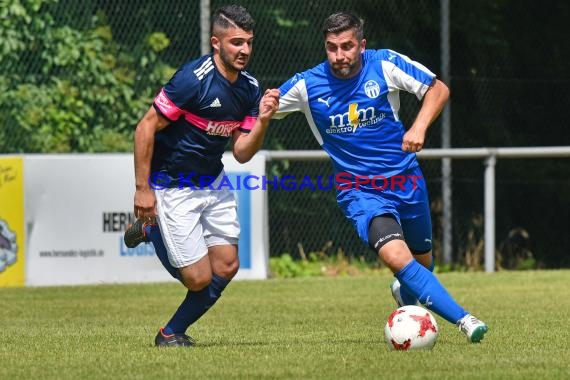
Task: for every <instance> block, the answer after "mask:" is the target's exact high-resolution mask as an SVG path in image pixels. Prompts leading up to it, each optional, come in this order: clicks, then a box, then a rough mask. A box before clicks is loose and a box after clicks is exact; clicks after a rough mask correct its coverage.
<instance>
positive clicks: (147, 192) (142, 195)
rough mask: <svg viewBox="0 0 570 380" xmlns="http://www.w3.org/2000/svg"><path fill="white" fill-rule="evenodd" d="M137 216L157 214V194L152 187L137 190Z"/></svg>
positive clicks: (150, 216)
mask: <svg viewBox="0 0 570 380" xmlns="http://www.w3.org/2000/svg"><path fill="white" fill-rule="evenodd" d="M134 212H135V218H137V219H142V218H154V217H156V216H157V214H156V195H155V194H154V191H153V190H152V189H151V188H148V189H138V190H136V191H135V208H134Z"/></svg>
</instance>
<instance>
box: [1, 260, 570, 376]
mask: <svg viewBox="0 0 570 380" xmlns="http://www.w3.org/2000/svg"><path fill="white" fill-rule="evenodd" d="M438 277H439V279H440V280H441V281H442V282H443V283H444V285H445V286H446V287H447V289H448V290H449V291H450V293H451V294H452V295H453V296H454V297H455V298H456V299H457V300H458V302H459V303H461V304H462V305H464V306H465V307H466V308H467V309H468V310H470V311H471V312H473V313H474V314H475V315H477V316H479V317H480V318H481V319H483V320H484V321H485V322H487V323H488V324H489V327H490V331H489V333H488V334H487V335H486V337H485V339H484V340H483V342H482V343H481V344H469V343H467V342H466V339H465V337H464V336H463V334H461V333H460V332H459V331H458V330H457V329H456V327H455V326H453V325H451V324H449V323H448V322H446V321H444V320H443V319H441V318H440V317H438V316H436V318H437V321H438V324H439V326H440V334H439V339H438V341H437V343H436V345H435V347H434V349H433V350H431V351H427V352H421V351H417V352H394V351H389V350H388V348H387V346H386V344H385V343H384V341H383V339H384V338H383V328H384V323H385V320H386V318H387V317H388V315H389V314H390V312H391V311H392V310H393V309H395V306H394V302H393V300H392V297H391V296H390V293H389V290H388V285H389V283H390V280H391V276H389V275H388V274H376V275H370V276H362V277H338V278H323V277H318V278H306V279H291V280H276V279H273V280H268V281H241V282H239V281H237V282H233V283H232V284H231V285H230V286H229V287H228V288H227V289H226V291H225V293H224V295H223V297H222V298H221V299H220V301H219V302H218V304H217V305H216V306H214V307H213V308H212V309H211V310H210V312H209V313H208V314H206V316H205V317H204V318H202V319H201V320H200V321H199V322H198V323H197V324H196V325H195V326H192V327H191V329H190V330H189V333H190V335H192V336H193V337H194V338H195V339H196V340H197V341H198V345H197V346H196V347H192V348H182V349H181V348H175V349H157V348H155V347H153V345H152V344H153V339H154V336H155V335H156V332H157V330H158V328H159V327H160V326H161V325H163V324H164V323H166V321H167V320H168V319H169V317H170V315H171V313H172V312H173V311H174V310H175V309H176V308H177V306H178V304H179V302H180V301H181V300H182V298H183V296H184V294H185V291H184V289H183V287H182V286H181V285H178V284H174V283H168V284H142V285H98V286H78V287H51V288H22V289H0V323H1V327H2V328H1V330H0V379H517V380H520V379H533V380H536V379H568V378H570V364H569V363H570V296H569V291H570V271H567V270H564V271H562V270H561V271H534V272H499V273H495V274H485V273H445V274H439V275H438Z"/></svg>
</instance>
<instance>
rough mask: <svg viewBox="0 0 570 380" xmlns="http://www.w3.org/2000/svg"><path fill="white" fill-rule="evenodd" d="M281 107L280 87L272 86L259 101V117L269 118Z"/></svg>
mask: <svg viewBox="0 0 570 380" xmlns="http://www.w3.org/2000/svg"><path fill="white" fill-rule="evenodd" d="M278 108H279V89H277V88H272V89H268V90H265V94H263V97H262V98H261V101H260V102H259V118H260V119H262V120H269V119H271V116H273V114H275V112H277V109H278Z"/></svg>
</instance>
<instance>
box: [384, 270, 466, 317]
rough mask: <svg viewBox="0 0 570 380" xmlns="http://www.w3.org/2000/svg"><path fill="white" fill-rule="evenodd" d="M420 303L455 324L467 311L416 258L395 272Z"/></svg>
mask: <svg viewBox="0 0 570 380" xmlns="http://www.w3.org/2000/svg"><path fill="white" fill-rule="evenodd" d="M395 276H396V278H397V279H398V280H399V281H400V283H401V284H402V285H405V286H406V288H407V289H408V291H409V292H410V293H411V294H413V295H414V296H415V297H416V298H417V299H418V300H419V301H420V303H421V304H422V305H424V306H425V307H427V308H428V309H430V310H432V311H434V312H435V313H437V314H438V315H440V316H441V317H443V318H444V319H445V320H447V321H449V322H451V323H453V324H455V323H457V321H459V320H460V319H461V318H463V317H464V316H466V315H467V314H468V313H467V312H466V311H465V310H464V309H463V308H462V307H461V306H459V305H458V304H457V302H455V300H454V299H453V298H452V297H451V296H450V295H449V293H448V292H447V291H446V290H445V288H444V287H443V286H442V285H441V283H440V282H439V281H438V279H437V278H436V277H435V276H434V275H433V273H431V272H430V271H429V270H428V269H426V268H424V267H423V266H422V265H421V264H420V263H418V262H417V261H416V260H412V261H411V262H410V263H409V264H408V265H406V266H405V267H404V268H403V269H402V270H400V271H399V272H398V273H396V274H395Z"/></svg>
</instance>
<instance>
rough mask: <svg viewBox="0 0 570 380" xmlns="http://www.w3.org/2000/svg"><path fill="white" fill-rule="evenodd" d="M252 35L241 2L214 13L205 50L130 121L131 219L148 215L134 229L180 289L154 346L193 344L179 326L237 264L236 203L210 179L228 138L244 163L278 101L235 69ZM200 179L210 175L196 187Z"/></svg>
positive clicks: (212, 296)
mask: <svg viewBox="0 0 570 380" xmlns="http://www.w3.org/2000/svg"><path fill="white" fill-rule="evenodd" d="M253 32H254V20H253V18H252V17H251V15H250V14H249V13H248V12H247V10H246V9H245V8H243V7H241V6H239V5H229V6H224V7H221V8H220V9H218V10H216V11H215V12H214V15H213V19H212V35H211V44H212V47H213V54H208V55H205V56H203V57H200V58H198V59H195V60H192V61H190V62H188V63H186V64H185V65H183V66H182V67H180V68H179V69H178V71H177V72H176V73H175V74H174V76H173V77H172V78H171V79H170V81H169V82H168V83H166V85H164V87H163V88H162V89H161V91H160V92H159V94H158V95H157V96H156V98H155V99H154V102H153V104H152V106H151V107H150V109H149V110H148V111H147V113H146V114H145V115H144V117H143V118H142V119H141V120H140V122H139V123H138V125H137V128H136V132H135V149H134V159H135V181H136V191H135V196H134V212H135V216H136V217H137V219H138V220H152V221H155V220H156V225H154V224H152V223H151V224H148V225H145V226H144V233H143V235H142V236H144V239H143V240H141V241H151V242H152V243H153V245H154V247H155V251H156V253H157V256H158V258H159V259H160V261H161V262H162V264H163V265H164V267H165V268H166V269H167V270H168V271H169V273H170V274H171V275H172V276H173V277H175V278H177V279H178V280H180V281H181V282H182V283H183V284H184V285H185V287H186V288H187V289H188V291H187V294H186V297H185V299H184V300H183V301H182V303H181V304H180V306H179V308H178V310H177V311H176V312H175V313H174V315H173V316H172V318H171V319H170V321H168V323H167V324H166V325H165V326H164V327H163V328H161V329H160V331H159V332H158V334H157V336H156V338H155V345H156V346H192V345H194V340H193V339H192V338H190V337H189V336H188V335H186V331H187V329H188V327H189V326H190V325H191V324H192V323H194V322H196V321H197V320H198V319H199V318H200V317H201V316H202V315H203V314H204V313H206V311H207V310H208V309H209V308H210V307H212V306H213V305H214V303H215V302H216V301H217V300H218V298H219V297H220V296H221V294H222V291H223V290H224V289H225V287H226V286H227V285H228V283H229V282H230V280H231V279H232V278H233V277H234V275H235V274H236V273H237V271H238V268H239V262H238V252H237V243H238V238H239V233H240V226H239V223H238V217H237V212H236V200H235V197H234V195H233V193H231V192H230V190H229V189H228V187H223V186H221V187H220V186H216V183H219V182H220V181H222V180H223V176H224V170H223V165H222V155H223V153H224V150H225V147H226V146H227V145H228V142H229V141H230V139H231V140H232V141H233V147H232V149H233V155H234V157H235V158H236V159H237V161H239V162H241V163H244V162H247V161H249V160H250V159H251V157H252V156H253V155H254V154H255V153H256V152H257V151H258V150H259V149H260V147H261V145H262V142H263V137H264V134H265V131H266V129H267V126H268V124H269V121H270V119H271V116H272V115H273V113H274V112H275V111H276V110H277V106H278V99H279V91H278V90H277V89H272V90H266V91H265V93H263V94H262V91H261V88H260V85H259V83H258V82H257V80H256V79H255V78H254V77H253V76H251V75H250V74H249V73H247V72H246V71H244V69H245V67H246V65H247V64H248V62H249V59H250V57H251V54H252V47H253V46H252V44H253ZM204 178H210V179H212V180H213V181H214V182H210V183H208V184H209V185H210V186H206V188H205V189H204V183H203V179H204ZM211 189H215V190H211ZM135 225H140V224H137V223H135ZM131 229H132V228H131ZM130 232H132V231H130ZM135 232H136V231H135ZM129 236H130V235H129V230H127V233H126V234H125V242H126V243H127V245H129V244H128V243H131V244H130V245H129V246H134V245H136V244H139V243H140V242H141V241H134V242H133V241H132V240H131V241H129V239H130V237H129Z"/></svg>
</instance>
